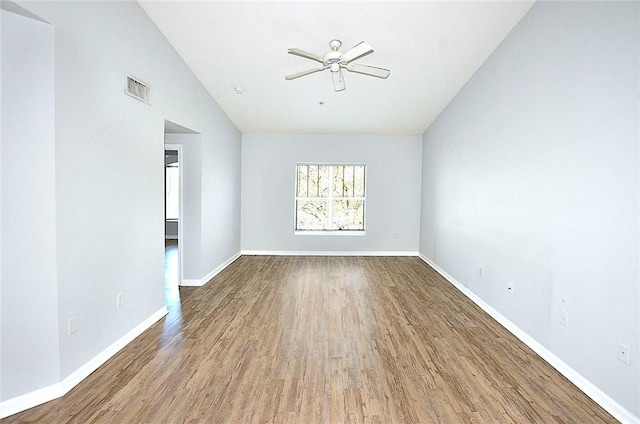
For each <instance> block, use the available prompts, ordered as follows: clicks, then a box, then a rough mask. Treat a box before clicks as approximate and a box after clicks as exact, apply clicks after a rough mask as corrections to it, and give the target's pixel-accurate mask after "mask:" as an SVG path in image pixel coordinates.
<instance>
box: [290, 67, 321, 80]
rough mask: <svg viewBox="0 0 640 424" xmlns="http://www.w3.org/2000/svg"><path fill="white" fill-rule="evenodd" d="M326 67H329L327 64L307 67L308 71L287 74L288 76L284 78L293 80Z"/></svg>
mask: <svg viewBox="0 0 640 424" xmlns="http://www.w3.org/2000/svg"><path fill="white" fill-rule="evenodd" d="M325 69H327V67H326V66H321V67H319V68H311V69H307V70H306V71H302V72H298V73H296V74H291V75H287V76H286V77H284V79H287V80H292V79H296V78H300V77H303V76H305V75H309V74H313V73H314V72H319V71H324V70H325Z"/></svg>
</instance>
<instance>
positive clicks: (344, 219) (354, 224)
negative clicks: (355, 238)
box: [333, 200, 364, 230]
mask: <svg viewBox="0 0 640 424" xmlns="http://www.w3.org/2000/svg"><path fill="white" fill-rule="evenodd" d="M333 225H334V228H336V229H340V230H364V201H362V200H334V201H333Z"/></svg>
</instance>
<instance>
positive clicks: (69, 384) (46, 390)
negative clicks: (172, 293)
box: [0, 306, 167, 419]
mask: <svg viewBox="0 0 640 424" xmlns="http://www.w3.org/2000/svg"><path fill="white" fill-rule="evenodd" d="M166 314H167V308H166V307H165V306H163V307H162V308H160V309H159V310H158V311H156V312H155V313H153V314H152V315H151V316H150V317H148V318H147V319H145V320H144V321H142V322H141V323H140V324H138V325H136V326H135V327H134V328H133V329H131V330H130V331H129V332H128V333H126V334H125V335H124V336H122V337H120V338H119V339H118V340H116V341H115V342H114V343H112V344H111V345H110V346H109V347H107V348H106V349H105V350H103V351H102V352H100V353H99V354H98V355H96V356H95V357H93V358H92V359H91V360H89V362H87V363H85V364H84V365H82V366H81V367H80V368H78V369H77V370H75V371H74V372H73V373H71V374H70V375H69V376H67V377H65V378H64V379H63V380H62V381H60V382H59V383H55V384H52V385H50V386H47V387H43V388H41V389H38V390H34V391H32V392H29V393H26V394H24V395H21V396H17V397H15V398H12V399H9V400H6V401H4V402H2V403H0V419H2V418H6V417H8V416H10V415H13V414H17V413H18V412H22V411H25V410H27V409H29V408H33V407H34V406H38V405H42V404H43V403H46V402H49V401H52V400H54V399H57V398H59V397H62V396H64V395H65V394H67V393H68V392H69V391H70V390H71V389H73V388H74V387H75V386H77V385H78V383H80V382H81V381H82V380H84V379H85V378H87V377H88V376H89V375H90V374H91V373H92V372H94V371H95V370H97V369H98V368H99V367H100V366H101V365H103V364H104V363H105V362H107V361H108V360H109V359H111V357H113V356H114V355H115V354H116V353H118V352H119V351H120V350H122V348H123V347H125V346H126V345H127V344H129V343H130V342H131V341H133V340H134V339H135V338H136V337H138V336H139V335H140V334H142V333H143V332H145V331H146V330H147V329H148V328H149V327H151V326H152V325H153V324H155V323H156V322H157V321H158V320H160V319H161V318H162V317H164V316H165V315H166Z"/></svg>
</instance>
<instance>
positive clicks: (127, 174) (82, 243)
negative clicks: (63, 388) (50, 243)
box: [2, 1, 241, 399]
mask: <svg viewBox="0 0 640 424" xmlns="http://www.w3.org/2000/svg"><path fill="white" fill-rule="evenodd" d="M21 5H22V6H23V7H24V8H25V9H28V10H30V11H31V12H33V13H34V14H36V15H38V16H40V17H41V18H43V19H45V20H46V21H47V22H50V23H51V24H52V25H53V27H54V30H55V110H56V113H55V160H56V167H55V179H52V181H55V205H56V210H55V213H56V225H55V228H56V231H57V252H56V264H57V271H58V274H57V276H58V286H57V290H58V294H57V299H56V297H55V295H54V294H53V293H51V295H50V296H47V301H49V302H50V301H52V300H53V302H56V301H57V302H58V317H59V318H58V321H59V324H58V332H59V344H60V349H59V353H60V361H59V367H60V378H62V379H64V378H66V377H68V376H70V374H72V373H74V371H77V370H78V369H80V368H81V367H83V366H85V364H87V363H88V361H91V360H92V359H93V358H96V357H97V356H98V355H99V354H101V352H103V351H104V350H105V348H107V347H108V346H110V345H111V344H112V343H114V342H116V341H118V340H120V339H121V338H122V337H123V336H124V335H126V334H127V333H128V332H129V331H130V330H132V329H134V328H136V326H138V324H140V323H142V322H145V320H146V319H147V318H149V317H152V316H155V314H157V312H158V311H160V310H162V308H164V276H163V270H164V210H163V208H164V183H163V181H164V178H163V175H164V172H163V169H164V165H163V158H164V141H163V138H164V125H165V119H167V120H170V121H171V122H176V123H179V124H181V125H184V126H185V127H187V128H192V129H193V130H194V131H197V132H198V133H199V134H201V136H202V159H201V160H202V166H203V167H207V168H208V169H210V170H207V171H206V173H205V171H203V178H206V179H207V181H206V182H204V183H203V184H202V194H201V198H202V204H203V213H202V218H203V221H202V222H203V223H205V224H203V225H206V226H207V228H206V229H204V228H201V229H200V231H199V232H200V233H201V234H202V235H203V236H202V237H203V239H202V240H201V241H200V245H201V246H202V254H201V256H200V257H199V258H197V260H198V262H199V265H198V266H199V267H200V269H212V268H215V267H216V266H218V265H220V264H222V263H224V262H225V261H226V260H227V259H228V258H229V257H231V256H232V255H234V254H235V253H237V252H238V251H239V250H240V151H241V137H240V133H239V131H238V130H237V129H236V128H235V126H234V125H233V124H231V122H230V121H229V120H228V118H227V117H226V115H225V114H224V113H223V112H222V111H221V109H220V108H219V107H218V105H217V104H216V103H215V102H214V100H213V99H212V98H211V97H210V95H209V94H208V93H207V92H206V90H205V89H204V88H203V87H202V85H201V84H200V83H199V82H198V81H197V79H196V78H195V77H194V76H193V74H192V73H191V72H190V70H189V69H188V68H187V66H186V65H185V64H184V62H183V61H182V60H181V58H180V57H179V56H178V55H177V54H176V52H175V51H174V50H173V49H172V48H171V46H170V45H169V44H168V42H167V41H166V39H165V38H164V37H163V36H162V34H161V33H160V32H159V31H158V30H157V28H156V27H155V26H154V25H153V23H152V22H151V21H150V20H149V19H148V17H147V16H146V14H145V13H144V12H143V10H142V9H141V8H140V7H139V5H138V4H137V3H136V2H99V1H96V2H24V3H21ZM3 66H4V63H3ZM127 73H130V74H132V75H134V76H136V77H138V78H140V79H142V80H143V81H145V82H147V83H149V84H150V85H151V86H152V87H153V94H152V105H147V104H144V103H142V102H139V101H137V100H135V99H133V98H131V97H129V96H126V95H125V94H124V93H123V91H124V79H125V75H126V74H127ZM3 113H6V109H5V108H3ZM3 119H4V116H3ZM4 178H5V177H4V176H3V182H4V181H6V180H5V179H4ZM3 204H4V203H3ZM211 205H215V206H213V207H212V206H211ZM211 209H214V211H211ZM2 235H3V240H4V237H5V233H4V232H3V234H2ZM212 235H220V236H219V237H213V236H212ZM37 236H38V237H39V239H40V240H42V236H43V235H42V234H37ZM6 285H7V284H6V280H4V279H3V280H2V287H3V290H4V288H5V286H6ZM118 292H122V293H123V294H124V305H123V306H122V307H120V308H116V302H115V295H116V293H118ZM3 295H4V293H3ZM3 299H4V296H3ZM3 302H4V300H3ZM23 316H24V315H23V314H20V316H17V317H13V318H12V320H13V321H15V320H16V319H22V317H23ZM34 316H35V315H34ZM74 316H75V317H77V319H78V331H77V333H75V334H74V335H72V336H68V335H67V321H68V319H69V318H71V317H74ZM6 319H7V317H6V315H5V316H3V326H4V327H5V328H6V327H7V326H10V325H12V322H7V321H6ZM52 322H55V320H52ZM3 337H4V334H3ZM36 337H37V336H36ZM3 346H4V345H3ZM20 348H21V347H20V346H19V345H15V346H12V347H11V348H10V349H11V350H13V349H20ZM3 349H4V352H3V361H5V362H6V360H5V359H4V358H5V356H4V355H5V354H6V353H7V352H6V351H7V348H6V347H3ZM48 353H50V354H51V355H55V354H56V352H55V351H53V350H52V351H48ZM27 362H29V361H27ZM3 368H4V367H3ZM32 369H35V368H32ZM28 371H29V369H28ZM34 372H37V371H34ZM38 388H40V387H39V385H38V384H33V385H30V386H29V387H26V386H20V387H19V389H18V386H14V387H7V386H3V399H7V396H14V395H17V394H20V393H23V392H25V391H28V390H36V389H38Z"/></svg>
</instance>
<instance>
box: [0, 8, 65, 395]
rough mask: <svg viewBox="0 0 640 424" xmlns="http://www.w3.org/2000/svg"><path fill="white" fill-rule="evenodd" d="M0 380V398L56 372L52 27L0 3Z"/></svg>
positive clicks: (52, 379) (33, 385)
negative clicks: (0, 301) (16, 12)
mask: <svg viewBox="0 0 640 424" xmlns="http://www.w3.org/2000/svg"><path fill="white" fill-rule="evenodd" d="M1 14H2V16H1V19H2V29H1V31H2V32H1V42H2V89H1V91H2V113H3V114H2V137H1V139H0V143H1V144H0V152H1V153H0V170H1V172H0V175H1V177H0V181H1V182H2V184H1V186H0V187H1V189H0V234H1V235H2V238H1V240H0V291H1V292H2V303H1V304H0V316H1V322H2V325H1V326H0V333H1V337H0V339H1V340H2V346H0V353H1V354H0V357H1V358H2V360H1V362H0V369H1V370H2V375H1V378H0V386H1V387H2V392H1V393H0V395H1V396H2V398H0V399H5V398H11V397H14V396H17V395H20V394H22V393H25V392H27V391H30V390H33V389H34V388H39V387H43V386H47V385H50V384H53V383H56V382H57V381H58V380H59V378H60V356H59V341H58V295H57V293H58V286H57V277H56V208H55V150H54V148H55V145H54V135H53V134H54V131H53V130H54V78H53V75H54V74H53V67H54V31H53V27H52V26H51V25H48V24H46V23H43V22H40V21H37V20H34V19H30V18H26V17H23V16H21V15H18V14H15V13H10V12H7V11H5V10H2V11H1Z"/></svg>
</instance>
